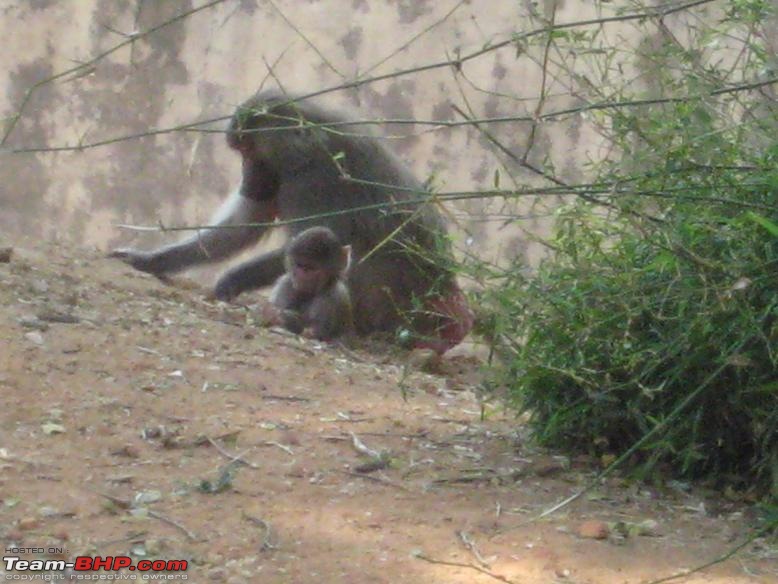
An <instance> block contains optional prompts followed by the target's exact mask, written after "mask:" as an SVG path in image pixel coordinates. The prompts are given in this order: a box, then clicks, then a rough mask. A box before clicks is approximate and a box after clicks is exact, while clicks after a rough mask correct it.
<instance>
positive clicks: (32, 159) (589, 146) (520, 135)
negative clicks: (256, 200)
mask: <svg viewBox="0 0 778 584" xmlns="http://www.w3.org/2000/svg"><path fill="white" fill-rule="evenodd" d="M205 3H206V0H134V1H129V0H4V1H3V2H2V3H0V15H2V18H0V34H2V37H3V39H4V43H3V44H4V49H5V50H4V51H2V52H0V66H2V68H3V70H5V71H6V72H7V74H6V75H5V76H4V77H3V78H2V79H0V112H2V115H3V116H4V117H5V118H6V129H7V128H8V124H9V123H11V121H12V119H13V115H14V114H15V113H16V112H17V111H18V110H19V108H20V106H21V104H22V101H23V99H24V96H25V94H26V92H27V91H28V90H29V89H30V88H31V87H32V86H33V85H34V84H35V83H38V82H40V81H42V80H44V79H46V78H49V77H51V76H52V75H54V74H57V73H59V72H61V71H64V70H67V69H69V68H72V67H73V66H75V65H77V64H78V63H82V62H87V61H90V60H91V59H94V58H95V57H96V56H97V55H100V54H101V53H102V52H104V51H106V50H108V49H111V48H112V47H115V46H116V45H117V44H118V43H120V42H122V41H123V40H126V39H127V36H126V35H131V34H132V33H133V32H136V31H145V30H148V29H149V28H151V27H155V26H158V25H159V24H160V23H162V22H164V21H166V20H169V19H171V18H173V17H174V16H176V15H178V14H181V13H183V12H185V11H187V10H191V9H192V8H194V7H197V6H201V5H203V4H205ZM533 4H536V3H532V2H529V1H518V0H516V1H502V0H472V1H458V0H447V1H433V0H375V1H373V0H330V1H324V0H275V1H269V0H268V1H264V0H257V1H253V0H226V1H224V2H221V3H217V4H215V5H214V6H212V7H210V8H208V9H205V10H202V11H199V12H197V13H195V14H192V15H191V16H189V17H187V18H184V19H181V20H179V21H177V22H175V23H173V24H170V25H168V26H165V27H163V28H161V29H160V30H158V31H157V32H154V33H152V34H148V35H145V36H143V37H142V38H139V39H137V40H136V41H134V42H132V43H129V44H127V45H126V46H125V47H124V48H121V49H119V50H117V51H115V52H112V53H111V54H110V55H108V56H107V57H105V58H103V59H100V60H99V61H97V62H96V63H95V64H94V67H91V68H90V69H89V70H88V71H85V72H81V73H80V74H79V75H77V76H75V77H74V76H66V77H64V78H62V79H59V80H57V81H56V82H53V83H47V84H45V85H42V86H40V87H39V88H38V89H37V90H35V91H34V92H33V94H32V96H31V98H30V99H29V101H28V102H27V103H26V104H25V106H24V110H23V112H22V115H21V117H20V118H19V120H18V123H16V125H15V127H14V128H13V131H12V132H11V133H10V135H9V136H8V139H7V141H6V143H5V145H4V150H3V151H2V152H0V230H2V232H3V233H5V235H6V237H9V238H13V237H14V236H15V234H24V235H33V236H41V237H45V238H61V239H67V240H71V241H75V242H79V243H89V244H96V245H98V246H101V247H109V246H112V245H115V244H118V243H140V244H152V243H156V242H157V241H161V240H162V239H164V238H167V239H170V238H171V237H172V236H171V235H169V234H168V235H165V236H164V237H162V236H159V235H150V234H142V235H138V234H136V233H132V232H127V231H123V230H121V229H118V228H117V227H116V224H117V223H130V224H146V225H148V224H154V223H157V222H158V221H162V222H163V223H165V224H177V223H182V222H199V223H202V222H204V221H206V220H207V218H208V216H209V213H210V210H212V209H213V207H214V206H215V205H216V204H217V201H218V200H219V199H221V198H223V197H224V196H225V195H226V194H227V193H228V192H229V191H230V190H231V189H233V188H234V187H235V186H236V185H237V183H238V180H239V159H238V157H237V156H236V155H235V154H234V153H232V152H230V151H229V150H228V149H227V147H226V145H225V143H224V136H223V134H221V133H202V132H198V133H194V132H190V133H183V132H178V133H164V134H159V135H152V136H146V137H143V138H138V139H133V140H129V141H121V142H117V143H114V144H110V145H105V146H101V147H98V148H88V149H84V150H82V151H54V152H37V153H28V152H19V150H25V149H38V148H52V147H53V148H56V147H61V146H73V145H78V144H88V143H94V142H96V141H101V140H106V139H112V138H115V137H120V136H125V135H128V134H134V133H143V132H148V131H150V130H155V129H160V128H170V127H176V126H180V125H183V124H187V123H191V122H193V121H196V120H202V119H210V118H217V117H220V116H228V115H230V113H231V112H232V110H233V108H234V107H235V106H236V105H237V104H238V103H239V102H241V101H243V100H244V99H245V98H246V97H248V96H250V95H251V94H252V93H254V91H256V89H257V88H258V87H259V86H260V84H263V83H264V84H266V85H275V84H278V83H280V84H282V85H283V86H284V88H286V89H288V90H292V91H301V92H306V91H312V90H316V89H321V88H324V87H330V86H336V85H339V84H343V83H345V82H348V81H351V80H353V79H355V78H357V77H360V76H375V75H380V74H384V73H390V72H392V71H396V70H401V69H407V68H413V67H418V66H421V65H425V64H428V63H432V62H437V61H443V60H446V59H451V58H454V57H455V56H456V55H464V54H467V53H469V52H471V51H475V50H478V49H480V48H482V47H484V46H486V45H487V44H489V43H495V42H500V41H503V40H506V39H509V38H510V35H511V34H513V33H515V32H518V31H523V30H528V29H529V28H532V27H536V26H537V23H535V24H531V23H530V21H529V19H528V18H527V13H528V10H529V9H530V8H531V7H532V5H533ZM538 4H539V9H540V10H541V13H543V12H545V14H546V15H550V14H551V13H552V9H553V8H554V6H556V16H555V18H556V21H557V22H564V21H573V20H581V19H584V18H590V17H595V16H597V15H598V14H611V13H612V12H606V13H601V12H599V10H600V7H603V9H604V10H608V11H612V10H613V7H612V4H624V3H620V2H616V3H610V2H609V3H600V2H595V1H593V0H556V1H554V0H544V1H542V2H540V3H538ZM620 30H621V29H620V28H619V27H615V28H614V29H613V31H612V34H614V35H618V34H620V32H619V31H620ZM571 58H572V59H573V60H575V59H576V58H577V57H576V56H575V55H572V56H571V55H567V56H565V55H552V58H551V59H550V63H551V64H550V66H549V67H550V68H549V71H550V72H552V73H553V72H554V71H555V69H554V65H553V63H554V62H555V60H558V59H562V60H565V61H566V62H567V64H568V66H569V65H570V64H571V61H570V59H571ZM540 61H542V46H540V47H529V48H527V49H526V50H522V51H517V48H516V47H515V46H509V47H507V48H505V49H502V50H499V51H492V52H488V53H486V54H484V55H483V56H481V57H479V58H477V59H473V60H471V61H468V62H467V63H465V64H464V65H463V66H462V68H461V71H459V72H457V71H456V70H455V69H454V68H452V67H443V68H438V69H434V70H430V71H424V72H420V73H416V74H409V75H404V76H402V77H397V78H392V79H388V80H385V81H380V82H375V83H369V84H365V85H363V86H361V87H359V88H358V89H352V90H348V91H340V92H336V93H334V94H332V95H331V100H332V101H333V102H334V103H338V104H340V105H345V106H347V107H355V108H358V109H360V110H361V111H362V112H363V113H364V115H365V116H372V117H387V118H409V117H414V118H417V119H424V120H454V119H457V114H456V113H455V112H454V110H453V108H452V105H453V104H457V105H458V106H459V107H461V108H467V107H468V106H469V107H472V110H473V111H474V113H475V115H476V116H477V117H493V116H503V115H505V116H516V115H527V114H532V113H533V112H534V110H535V107H536V103H537V97H538V95H539V94H540V88H541V85H542V83H541V75H542V73H541V71H542V67H541V66H540ZM571 85H574V80H573V79H572V77H571V76H570V75H569V74H564V75H560V76H557V75H555V74H550V75H548V76H547V79H546V88H545V91H546V94H547V98H546V101H545V104H544V111H548V110H551V109H558V108H563V107H568V106H570V105H573V104H575V103H580V101H579V100H578V99H577V98H574V97H571V96H570V95H569V91H570V86H571ZM215 127H217V128H222V129H223V128H224V122H222V123H221V124H217V125H216V126H215ZM529 128H530V126H529V124H527V123H511V124H502V125H499V126H491V127H490V131H492V132H494V134H495V135H496V136H497V137H498V138H499V139H500V140H501V142H502V143H503V144H504V145H505V146H507V147H508V148H510V149H511V150H512V151H513V152H514V153H516V154H517V155H518V156H522V155H523V154H524V151H525V148H526V144H527V136H528V134H529ZM383 132H384V134H385V135H386V139H387V140H390V141H391V143H392V145H393V146H394V147H395V149H396V150H397V151H398V152H399V153H400V155H401V156H402V157H403V158H404V159H405V160H406V161H408V163H409V164H411V165H412V167H413V168H414V170H415V171H416V172H417V174H418V175H419V176H420V177H421V178H428V177H430V176H432V177H433V178H434V184H435V186H436V188H438V189H439V190H442V191H463V190H470V189H488V188H491V187H492V186H493V184H494V177H495V172H496V171H497V170H498V169H499V172H500V175H501V186H503V187H509V186H511V185H512V184H520V185H521V184H533V183H534V184H539V183H537V181H536V179H535V178H533V176H532V175H531V173H527V172H526V170H521V169H520V168H518V167H517V165H516V164H514V163H512V162H511V161H510V160H509V159H508V158H506V157H505V156H504V155H502V154H500V152H499V150H498V149H496V148H495V147H494V146H492V145H490V144H489V142H488V140H486V139H485V137H484V136H483V134H482V133H480V132H479V131H478V130H477V129H474V128H466V127H458V128H452V129H434V128H431V127H430V126H421V125H417V126H390V127H386V128H384V129H383ZM598 147H599V142H598V139H597V136H596V134H595V133H594V132H593V131H592V129H591V128H590V127H589V126H588V125H587V122H586V119H585V117H584V116H573V117H571V118H569V119H566V120H564V121H559V122H548V123H545V124H543V125H540V126H539V127H538V130H537V134H536V137H535V141H534V147H533V149H532V152H531V154H530V157H529V160H530V161H532V162H533V164H535V165H537V166H542V165H543V164H553V166H554V168H555V169H556V173H557V175H558V176H560V177H562V178H564V179H566V180H577V179H579V178H580V177H581V174H582V173H581V168H582V165H583V162H584V161H585V160H587V158H589V157H597V156H599V152H598ZM512 178H513V180H514V182H512ZM503 205H504V203H503V202H502V201H499V200H493V201H491V202H488V203H484V202H481V203H468V204H461V205H456V206H453V207H451V210H452V212H451V218H452V220H453V221H452V223H453V224H454V229H455V230H456V232H457V233H461V234H467V235H463V236H462V237H461V239H460V243H461V244H464V243H465V242H466V241H472V242H474V244H475V245H476V246H477V249H478V250H479V251H480V253H482V254H483V255H484V256H486V257H496V256H498V255H501V254H502V255H504V254H514V253H524V254H526V255H528V256H534V255H536V253H537V251H538V250H539V249H540V248H539V247H537V246H536V245H535V244H532V243H531V242H529V241H528V239H527V237H526V236H525V234H524V233H523V230H528V231H529V232H537V231H538V230H542V228H543V219H539V218H537V217H534V215H533V213H532V212H529V213H528V218H526V219H523V220H522V221H520V222H518V223H514V224H512V225H508V226H506V225H505V223H504V217H501V214H504V212H505V208H504V207H503ZM463 211H468V213H463ZM468 236H469V237H468ZM495 242H498V243H495Z"/></svg>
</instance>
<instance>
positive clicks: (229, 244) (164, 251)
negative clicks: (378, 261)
mask: <svg viewBox="0 0 778 584" xmlns="http://www.w3.org/2000/svg"><path fill="white" fill-rule="evenodd" d="M274 217H275V209H274V206H273V205H272V204H271V203H270V202H267V201H255V200H252V199H249V198H248V197H244V196H241V195H239V194H237V193H235V194H233V195H231V196H230V197H229V198H228V199H227V200H226V201H225V202H224V204H222V206H221V207H220V208H219V210H218V211H217V212H216V214H215V215H214V217H213V218H212V219H211V221H210V224H212V225H215V226H217V227H225V226H226V228H222V229H218V228H217V229H203V230H201V231H198V232H197V233H195V234H194V235H192V236H191V237H188V238H186V239H184V240H183V241H180V242H178V243H173V244H170V245H166V246H163V247H160V248H158V249H155V250H152V251H139V250H136V249H132V248H121V249H116V250H114V251H112V252H111V253H110V254H109V257H115V258H119V259H121V260H122V261H124V262H125V263H127V264H129V265H131V266H132V267H133V268H135V269H137V270H141V271H143V272H149V273H150V274H154V275H156V276H162V275H164V274H170V273H174V272H178V271H181V270H184V269H186V268H189V267H191V266H195V265H198V264H203V263H207V262H214V261H218V260H222V259H224V258H226V257H229V256H231V255H232V254H234V253H235V252H237V251H238V250H240V249H242V248H244V247H246V246H248V245H250V244H252V243H254V242H256V241H257V240H258V239H259V238H260V237H261V236H262V234H263V233H264V231H265V230H264V229H263V228H257V227H229V226H230V225H241V224H244V223H259V222H269V221H272V220H273V219H274Z"/></svg>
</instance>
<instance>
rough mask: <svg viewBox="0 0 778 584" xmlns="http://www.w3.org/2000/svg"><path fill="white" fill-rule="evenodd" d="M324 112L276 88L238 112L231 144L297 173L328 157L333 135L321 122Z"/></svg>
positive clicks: (230, 130) (232, 123)
mask: <svg viewBox="0 0 778 584" xmlns="http://www.w3.org/2000/svg"><path fill="white" fill-rule="evenodd" d="M322 116H323V113H322V112H321V111H320V110H319V109H318V108H317V107H316V106H314V105H313V104H310V103H305V105H303V103H302V102H300V101H299V100H295V98H294V97H293V96H289V95H287V94H285V93H281V92H279V91H276V90H269V91H263V92H261V93H258V94H257V95H255V96H254V97H252V98H251V99H249V100H248V101H246V102H244V103H243V104H242V105H240V106H239V107H238V109H237V110H236V111H235V114H234V115H233V116H232V119H231V120H230V125H229V128H228V130H227V144H228V145H229V146H230V147H231V148H233V149H234V150H237V151H238V152H240V153H241V155H243V157H244V159H248V160H259V161H261V162H263V163H265V164H268V165H269V166H271V167H273V168H276V170H279V169H282V170H284V171H290V172H292V173H294V172H295V169H296V168H297V167H299V166H301V165H305V164H310V163H311V161H312V160H315V159H320V158H326V159H329V158H330V157H331V156H332V154H331V153H329V151H328V150H329V141H330V139H331V135H330V134H329V133H328V132H326V131H324V130H322V128H321V127H319V126H318V125H319V124H321V123H323V122H324V117H322Z"/></svg>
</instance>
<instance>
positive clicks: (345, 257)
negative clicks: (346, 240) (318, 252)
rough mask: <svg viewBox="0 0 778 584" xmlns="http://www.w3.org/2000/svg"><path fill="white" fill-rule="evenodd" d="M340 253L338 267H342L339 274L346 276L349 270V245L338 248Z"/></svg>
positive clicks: (350, 256)
mask: <svg viewBox="0 0 778 584" xmlns="http://www.w3.org/2000/svg"><path fill="white" fill-rule="evenodd" d="M340 253H341V260H340V265H341V266H342V267H341V269H340V273H341V274H347V273H348V271H349V268H351V258H352V255H351V246H350V245H344V246H343V247H342V248H340Z"/></svg>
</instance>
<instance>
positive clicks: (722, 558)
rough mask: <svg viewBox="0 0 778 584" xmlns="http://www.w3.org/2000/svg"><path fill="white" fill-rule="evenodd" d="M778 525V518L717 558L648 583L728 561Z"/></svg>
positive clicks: (677, 576) (666, 579) (692, 572)
mask: <svg viewBox="0 0 778 584" xmlns="http://www.w3.org/2000/svg"><path fill="white" fill-rule="evenodd" d="M777 527H778V519H774V520H773V521H771V522H770V523H768V524H767V525H765V526H763V527H762V528H761V529H758V530H757V531H755V532H754V533H753V534H751V536H750V537H748V538H747V539H746V540H745V541H744V542H742V543H740V544H738V545H737V546H735V547H734V548H732V549H731V550H729V551H727V552H726V553H724V554H722V555H720V556H718V557H717V558H714V559H712V560H710V561H709V562H705V563H704V564H701V565H699V566H696V567H694V568H689V569H688V570H683V571H681V572H679V573H677V574H673V575H672V576H665V577H664V578H659V579H658V580H651V582H647V583H646V584H661V583H662V582H669V581H670V580H675V579H676V578H685V577H686V576H690V575H692V574H695V573H697V572H701V571H703V570H706V569H708V568H710V567H711V566H715V565H716V564H720V563H722V562H725V561H727V560H728V559H729V558H731V557H732V556H734V555H735V554H736V553H738V552H739V551H740V550H742V549H743V548H744V547H746V546H747V545H748V544H750V543H752V542H753V541H755V540H756V539H758V538H759V537H761V536H763V535H765V534H766V533H770V532H771V531H773V530H775V529H776V528H777Z"/></svg>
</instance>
